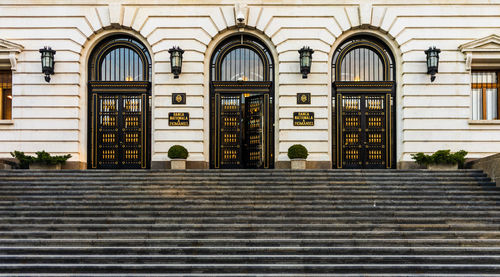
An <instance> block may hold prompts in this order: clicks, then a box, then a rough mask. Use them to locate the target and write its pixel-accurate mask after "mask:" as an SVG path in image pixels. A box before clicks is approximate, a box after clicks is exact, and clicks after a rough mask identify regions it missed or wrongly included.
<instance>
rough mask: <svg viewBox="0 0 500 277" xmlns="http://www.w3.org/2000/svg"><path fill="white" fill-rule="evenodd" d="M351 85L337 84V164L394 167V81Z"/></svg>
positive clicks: (348, 166)
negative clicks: (355, 86) (376, 84)
mask: <svg viewBox="0 0 500 277" xmlns="http://www.w3.org/2000/svg"><path fill="white" fill-rule="evenodd" d="M352 86H353V83H351V84H345V83H344V84H341V83H337V84H336V86H335V88H336V90H337V93H336V94H335V97H334V100H335V101H332V103H333V104H334V108H335V109H334V110H335V111H334V117H333V118H334V122H336V123H335V130H336V140H335V142H334V149H335V152H336V153H335V155H334V163H335V164H336V167H338V168H393V167H394V166H395V165H394V162H393V161H394V155H395V153H394V143H393V138H394V135H395V134H394V130H395V128H394V111H395V107H394V105H393V91H394V84H393V82H387V83H384V84H378V86H375V85H374V84H370V83H364V84H359V83H358V84H357V86H358V88H352ZM359 86H364V88H359Z"/></svg>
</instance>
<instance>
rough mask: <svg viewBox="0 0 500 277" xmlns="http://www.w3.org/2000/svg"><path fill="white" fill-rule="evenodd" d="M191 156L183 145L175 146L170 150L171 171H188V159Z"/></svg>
mask: <svg viewBox="0 0 500 277" xmlns="http://www.w3.org/2000/svg"><path fill="white" fill-rule="evenodd" d="M188 155H189V152H188V151H187V149H186V148H185V147H184V146H182V145H174V146H172V147H170V149H168V157H169V158H170V159H171V162H170V168H171V169H176V170H178V169H186V159H187V157H188Z"/></svg>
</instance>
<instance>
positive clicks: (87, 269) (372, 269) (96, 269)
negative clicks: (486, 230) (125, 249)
mask: <svg viewBox="0 0 500 277" xmlns="http://www.w3.org/2000/svg"><path fill="white" fill-rule="evenodd" d="M0 272H11V273H26V272H28V273H32V274H33V273H42V272H51V273H65V272H72V273H73V274H81V273H83V274H89V273H101V274H102V273H116V272H121V273H123V274H125V273H130V274H132V273H142V274H161V273H164V272H170V273H178V274H179V273H191V272H196V273H197V274H202V273H203V274H230V275H231V274H235V273H239V272H245V273H246V274H264V273H268V274H270V273H274V274H298V273H307V274H319V273H325V274H326V273H331V272H335V274H338V273H351V274H352V273H358V274H362V276H363V275H365V274H374V273H381V274H388V273H394V274H396V273H397V274H404V275H405V276H406V275H407V274H409V273H410V274H411V273H421V272H426V273H427V274H431V273H448V274H451V273H455V274H478V272H480V274H486V273H492V274H496V273H498V272H500V266H498V265H496V264H493V265H460V264H435V265H431V264H407V265H406V264H403V265H401V264H384V265H380V264H366V263H363V264H343V263H342V264H273V265H265V264H264V265H263V264H248V263H245V264H225V265H212V264H193V265H185V264H173V265H168V264H141V265H138V264H127V263H123V264H122V263H118V264H113V265H110V264H108V265H101V264H96V265H92V264H89V265H81V264H46V265H43V264H41V265H26V264H7V265H0Z"/></svg>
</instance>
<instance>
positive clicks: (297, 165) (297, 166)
mask: <svg viewBox="0 0 500 277" xmlns="http://www.w3.org/2000/svg"><path fill="white" fill-rule="evenodd" d="M290 168H291V169H292V170H301V169H306V160H305V159H292V160H290Z"/></svg>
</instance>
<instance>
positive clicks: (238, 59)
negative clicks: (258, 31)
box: [211, 35, 273, 82]
mask: <svg viewBox="0 0 500 277" xmlns="http://www.w3.org/2000/svg"><path fill="white" fill-rule="evenodd" d="M211 68H212V78H211V79H212V81H257V82H262V81H272V79H273V76H272V75H273V74H272V72H273V61H272V58H271V54H270V53H269V51H268V49H267V48H266V47H265V45H264V44H263V43H262V42H260V41H258V40H257V39H255V38H254V37H252V36H248V35H237V36H233V37H230V38H228V39H226V40H225V41H223V42H222V43H221V44H220V46H219V47H218V48H217V50H216V51H215V53H214V55H213V57H212V62H211Z"/></svg>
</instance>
